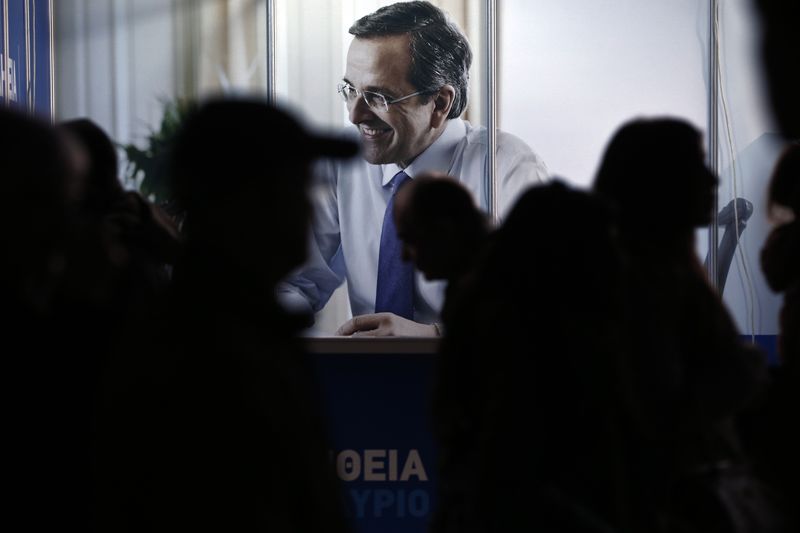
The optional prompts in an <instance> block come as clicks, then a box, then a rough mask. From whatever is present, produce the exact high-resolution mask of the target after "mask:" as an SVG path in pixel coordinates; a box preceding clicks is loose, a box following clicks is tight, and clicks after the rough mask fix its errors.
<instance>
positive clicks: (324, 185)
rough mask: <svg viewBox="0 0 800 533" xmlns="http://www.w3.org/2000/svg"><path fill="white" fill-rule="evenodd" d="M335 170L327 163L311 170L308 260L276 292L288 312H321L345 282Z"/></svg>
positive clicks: (331, 163) (335, 168) (332, 164)
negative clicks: (311, 212)
mask: <svg viewBox="0 0 800 533" xmlns="http://www.w3.org/2000/svg"><path fill="white" fill-rule="evenodd" d="M338 170H339V167H338V166H337V165H336V164H334V163H333V162H332V161H327V160H326V161H320V162H319V163H318V164H317V165H316V166H315V168H314V180H313V185H312V187H311V190H310V195H311V205H312V207H313V215H312V216H313V220H312V224H311V232H310V235H309V239H308V257H307V260H306V262H305V263H304V264H303V265H302V266H301V267H300V268H298V269H297V270H296V271H295V272H293V273H292V274H290V275H289V276H288V277H287V278H286V279H285V280H284V281H283V282H282V283H281V284H279V285H278V289H277V295H278V299H279V300H280V302H281V303H282V304H283V306H284V307H286V308H287V309H289V310H291V311H297V312H314V313H316V312H318V311H320V310H321V309H322V308H323V307H324V306H325V304H326V303H328V299H330V297H331V294H333V291H335V290H336V289H337V288H338V287H339V286H340V285H341V284H342V283H343V281H344V279H345V276H346V269H345V264H344V261H343V257H342V252H341V234H340V230H339V212H338V200H337V193H336V184H337V181H338Z"/></svg>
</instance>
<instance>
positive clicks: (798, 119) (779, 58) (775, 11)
mask: <svg viewBox="0 0 800 533" xmlns="http://www.w3.org/2000/svg"><path fill="white" fill-rule="evenodd" d="M756 4H757V5H758V7H759V10H760V12H761V18H762V34H761V57H762V59H763V61H764V67H765V71H766V75H767V88H768V89H769V96H770V100H771V103H772V111H773V114H774V116H775V118H776V120H777V121H778V124H779V125H780V128H781V131H782V132H783V134H784V135H785V136H786V137H787V138H789V139H795V140H797V139H800V72H798V69H797V65H799V64H800V34H798V32H797V28H798V26H800V2H797V1H796V0H756Z"/></svg>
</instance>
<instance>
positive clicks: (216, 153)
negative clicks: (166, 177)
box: [109, 100, 355, 532]
mask: <svg viewBox="0 0 800 533" xmlns="http://www.w3.org/2000/svg"><path fill="white" fill-rule="evenodd" d="M354 154H355V145H351V144H349V143H343V142H340V141H333V140H328V139H324V138H319V137H314V136H312V135H310V134H308V133H306V132H305V131H303V130H302V129H301V128H300V126H299V125H298V124H297V123H296V122H295V120H294V119H292V118H291V117H289V116H288V115H286V114H285V113H283V112H282V111H279V110H277V109H275V108H272V107H269V106H267V105H266V104H264V103H261V102H259V101H250V100H231V101H224V100H217V101H211V102H208V103H206V104H204V105H202V106H201V107H200V108H199V110H198V111H196V112H194V113H193V114H192V115H190V117H189V118H188V119H187V121H186V123H185V125H184V127H183V130H182V132H181V133H180V135H179V136H178V139H177V141H176V145H175V149H174V170H173V174H174V177H175V183H174V186H175V193H176V197H177V198H178V200H179V201H180V203H181V206H182V207H183V208H184V209H185V211H186V219H185V223H184V227H183V229H184V233H185V237H186V248H185V251H184V253H183V255H182V257H181V258H180V260H179V261H178V263H177V265H176V267H175V271H174V294H173V298H172V305H171V308H170V312H169V315H168V316H167V317H165V321H164V323H163V324H161V325H160V327H157V328H156V330H155V331H156V334H155V336H154V337H155V338H154V340H153V344H152V346H151V347H147V346H145V347H144V350H143V351H142V352H141V353H135V354H132V356H133V357H132V358H131V360H130V362H129V363H130V367H129V368H125V367H122V368H120V369H119V374H118V381H117V382H112V383H110V386H112V387H113V386H116V387H117V388H121V387H126V389H127V390H124V391H122V392H121V393H117V394H116V395H112V404H111V412H110V414H109V416H110V417H111V418H110V423H111V422H113V423H114V424H115V428H116V431H114V432H111V434H110V437H109V440H110V443H111V448H110V451H111V452H114V451H115V448H114V446H113V445H114V444H116V446H117V447H118V448H120V449H121V451H116V454H118V455H119V454H120V453H122V454H125V453H127V454H128V455H123V456H124V457H125V460H124V463H123V464H119V462H116V463H115V462H114V461H110V463H111V465H112V467H113V466H116V469H117V471H116V472H115V471H114V470H113V468H112V471H111V475H110V476H109V477H110V478H111V481H112V487H111V489H112V490H113V491H114V492H116V493H117V494H116V500H117V501H114V498H112V502H111V504H112V505H113V504H116V513H117V515H116V519H117V520H118V523H117V524H113V525H114V526H115V527H116V528H118V529H120V528H121V529H126V528H127V529H128V530H131V531H142V530H150V531H153V530H156V531H176V530H179V531H194V530H207V531H276V532H278V531H280V532H284V531H307V532H318V531H331V532H340V531H344V530H345V524H344V519H343V514H342V512H341V510H340V507H339V504H340V501H339V500H338V497H337V492H336V490H335V485H334V482H333V478H332V475H330V476H329V475H328V474H332V468H331V466H330V465H329V464H328V461H327V453H326V448H325V442H324V440H325V439H324V438H323V435H322V429H321V421H320V419H319V414H318V413H317V408H318V406H317V405H315V403H314V399H313V396H314V395H313V391H312V390H311V387H310V386H309V382H308V380H309V376H308V375H307V373H306V368H305V367H304V366H303V365H304V357H303V351H302V349H301V346H300V344H299V341H298V340H297V339H296V338H295V333H296V331H297V330H298V328H299V327H300V326H301V325H302V321H300V320H298V319H297V318H295V317H292V316H289V315H287V314H286V313H285V312H284V311H283V310H282V309H281V308H280V307H279V306H278V304H277V302H276V301H275V295H274V288H275V285H276V284H277V283H278V280H280V279H281V278H282V277H283V276H285V275H286V274H287V273H288V272H289V271H290V270H291V269H292V268H294V267H296V266H297V265H299V264H300V263H301V262H302V261H303V259H304V257H305V250H306V238H307V230H308V224H309V217H310V207H309V200H308V198H307V187H308V184H309V175H310V174H309V167H310V161H311V159H312V158H314V157H317V156H323V155H325V156H334V157H341V156H349V155H354ZM112 459H113V457H112ZM113 482H116V486H114V484H113ZM112 509H113V507H112Z"/></svg>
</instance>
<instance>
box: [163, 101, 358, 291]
mask: <svg viewBox="0 0 800 533" xmlns="http://www.w3.org/2000/svg"><path fill="white" fill-rule="evenodd" d="M356 149H357V148H356V145H355V144H353V143H351V142H346V141H341V140H336V139H328V138H323V137H318V136H315V135H311V134H309V133H308V132H306V131H305V130H304V129H303V128H302V127H301V126H300V124H299V123H298V122H297V121H296V120H295V119H294V118H292V117H291V116H290V115H288V114H287V113H285V112H283V111H281V110H279V109H277V108H275V107H272V106H269V105H267V104H266V103H264V102H262V101H258V100H245V99H241V100H212V101H209V102H207V103H205V104H204V105H202V106H200V107H199V108H198V109H197V110H196V111H194V112H193V113H192V114H191V115H190V116H189V117H188V118H187V120H186V122H185V124H184V125H183V128H182V130H181V132H180V133H179V135H178V137H177V139H176V142H175V148H174V152H173V167H174V168H173V176H174V178H173V179H174V191H175V197H176V199H177V200H178V202H179V203H180V204H181V206H182V207H183V208H184V209H185V211H186V220H185V223H184V230H185V233H186V239H187V246H188V247H189V249H195V250H198V249H202V250H204V251H206V252H210V253H213V254H214V255H215V256H218V257H220V258H224V259H225V260H226V261H228V262H229V263H230V264H232V265H236V267H237V268H239V269H243V270H245V271H247V272H250V273H251V274H254V275H258V276H260V277H261V278H262V279H263V280H265V281H266V282H268V283H274V282H277V281H278V280H279V279H280V278H282V277H283V276H285V275H286V274H287V273H288V272H289V271H290V270H291V269H292V268H294V267H295V266H297V265H299V264H300V263H301V262H302V261H303V260H304V258H305V253H306V241H307V237H308V235H307V231H308V221H309V218H310V215H311V213H310V204H309V201H308V198H307V187H308V185H309V180H310V163H311V161H312V160H313V159H314V158H317V157H322V156H330V157H349V156H352V155H355V153H356Z"/></svg>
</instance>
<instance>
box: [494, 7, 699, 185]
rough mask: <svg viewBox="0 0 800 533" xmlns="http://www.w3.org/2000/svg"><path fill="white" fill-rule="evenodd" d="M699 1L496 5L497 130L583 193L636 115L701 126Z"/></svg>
mask: <svg viewBox="0 0 800 533" xmlns="http://www.w3.org/2000/svg"><path fill="white" fill-rule="evenodd" d="M707 4H708V2H707V1H705V0H670V1H668V2H664V1H663V0H571V1H569V2H564V1H563V0H535V1H531V0H501V1H500V2H499V5H500V21H501V22H500V24H501V26H500V30H501V31H500V102H499V105H500V126H501V127H502V129H504V130H506V131H509V132H511V133H514V134H516V135H518V136H520V137H522V139H524V140H525V141H526V142H527V143H528V144H529V145H530V146H531V147H533V149H534V150H535V151H536V152H538V153H539V155H541V156H542V158H543V159H544V161H545V163H547V166H548V168H549V170H550V172H551V173H553V174H556V175H559V176H562V177H564V178H566V179H568V180H569V181H570V182H572V183H575V184H579V185H588V184H589V183H591V180H592V177H593V175H594V172H595V170H596V168H597V164H598V162H599V158H600V156H601V154H602V152H603V150H604V148H605V144H606V142H607V141H608V139H609V138H610V137H611V135H612V133H613V132H614V131H615V130H616V128H617V127H618V126H620V125H621V124H622V123H623V122H625V121H627V120H629V119H631V118H633V117H635V116H638V115H661V114H670V115H677V116H680V117H684V118H686V119H688V120H690V121H691V122H693V123H694V124H696V125H697V126H699V127H700V128H703V129H705V125H706V117H707V112H706V100H707V97H706V94H707V89H706V84H705V79H704V75H705V71H706V67H705V57H706V43H707V40H708V39H707V35H708V12H707V11H708V9H707Z"/></svg>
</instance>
